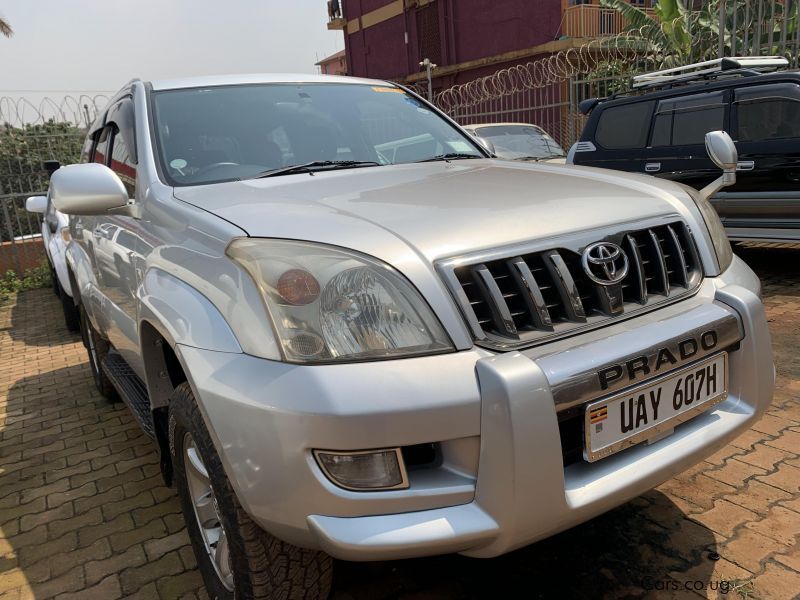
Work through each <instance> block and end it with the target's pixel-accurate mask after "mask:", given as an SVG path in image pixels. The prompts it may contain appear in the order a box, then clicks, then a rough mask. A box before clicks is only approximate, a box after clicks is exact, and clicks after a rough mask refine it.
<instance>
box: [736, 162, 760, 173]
mask: <svg viewBox="0 0 800 600" xmlns="http://www.w3.org/2000/svg"><path fill="white" fill-rule="evenodd" d="M755 168H756V163H755V161H752V160H740V161H739V162H737V163H736V170H737V171H752V170H753V169H755Z"/></svg>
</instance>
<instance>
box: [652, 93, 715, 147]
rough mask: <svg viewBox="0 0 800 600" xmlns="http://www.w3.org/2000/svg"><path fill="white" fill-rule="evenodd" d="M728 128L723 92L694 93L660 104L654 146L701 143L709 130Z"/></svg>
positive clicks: (657, 112) (654, 131)
mask: <svg viewBox="0 0 800 600" xmlns="http://www.w3.org/2000/svg"><path fill="white" fill-rule="evenodd" d="M724 128H725V97H724V95H723V93H722V92H710V93H707V94H695V95H692V96H684V97H682V98H672V99H669V100H662V101H661V102H659V103H658V110H657V111H656V119H655V124H654V125H653V139H652V141H651V143H650V145H651V146H684V145H689V144H702V143H703V142H704V141H705V135H706V133H708V132H709V131H715V130H718V129H724Z"/></svg>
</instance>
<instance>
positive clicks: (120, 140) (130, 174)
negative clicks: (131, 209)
mask: <svg viewBox="0 0 800 600" xmlns="http://www.w3.org/2000/svg"><path fill="white" fill-rule="evenodd" d="M112 133H113V135H112V138H111V164H110V165H109V167H111V170H112V171H114V172H115V173H116V174H117V175H118V176H119V178H120V179H121V180H122V183H123V184H124V185H125V189H126V190H128V197H129V198H133V197H134V196H135V195H136V164H135V163H134V162H133V155H132V152H131V149H130V144H129V143H128V141H127V140H126V139H125V136H124V135H123V134H122V133H121V132H120V130H119V129H118V128H117V126H116V125H113V126H112Z"/></svg>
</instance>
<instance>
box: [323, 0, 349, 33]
mask: <svg viewBox="0 0 800 600" xmlns="http://www.w3.org/2000/svg"><path fill="white" fill-rule="evenodd" d="M346 26H347V19H345V18H344V13H343V12H342V2H341V0H328V29H344V28H345V27H346Z"/></svg>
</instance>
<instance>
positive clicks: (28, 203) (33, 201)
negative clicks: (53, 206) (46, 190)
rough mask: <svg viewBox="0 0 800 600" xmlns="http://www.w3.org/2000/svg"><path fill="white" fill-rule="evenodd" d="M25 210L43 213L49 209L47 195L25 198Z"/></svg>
mask: <svg viewBox="0 0 800 600" xmlns="http://www.w3.org/2000/svg"><path fill="white" fill-rule="evenodd" d="M25 210H27V211H28V212H32V213H43V212H44V211H45V210H47V196H31V197H30V198H28V199H27V200H25Z"/></svg>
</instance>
